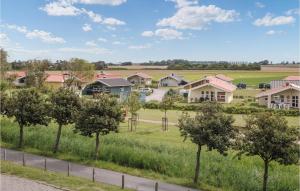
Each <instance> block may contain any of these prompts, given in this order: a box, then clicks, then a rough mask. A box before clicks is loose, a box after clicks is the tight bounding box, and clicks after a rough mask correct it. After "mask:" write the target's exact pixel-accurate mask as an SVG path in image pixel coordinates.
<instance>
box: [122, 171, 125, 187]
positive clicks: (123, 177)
mask: <svg viewBox="0 0 300 191" xmlns="http://www.w3.org/2000/svg"><path fill="white" fill-rule="evenodd" d="M124 187H125V176H124V174H123V175H122V189H124Z"/></svg>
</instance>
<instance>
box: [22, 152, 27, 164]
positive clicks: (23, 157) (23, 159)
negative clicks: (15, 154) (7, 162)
mask: <svg viewBox="0 0 300 191" xmlns="http://www.w3.org/2000/svg"><path fill="white" fill-rule="evenodd" d="M22 162H23V166H25V165H26V163H25V153H23V155H22Z"/></svg>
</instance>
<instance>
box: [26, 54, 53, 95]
mask: <svg viewBox="0 0 300 191" xmlns="http://www.w3.org/2000/svg"><path fill="white" fill-rule="evenodd" d="M47 64H48V61H47V60H29V61H28V62H27V65H26V81H25V82H26V86H27V87H36V88H39V89H40V88H42V87H43V86H44V82H45V80H46V79H47V75H46V70H47V68H48V65H47Z"/></svg>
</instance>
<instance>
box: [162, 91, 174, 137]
mask: <svg viewBox="0 0 300 191" xmlns="http://www.w3.org/2000/svg"><path fill="white" fill-rule="evenodd" d="M174 102H175V100H174V98H173V97H172V96H167V95H165V96H164V98H163V100H162V101H161V102H160V105H159V108H160V110H162V111H163V112H164V113H165V117H164V118H163V121H164V124H163V129H164V130H165V131H166V130H167V121H168V119H167V111H168V110H170V109H172V107H173V106H174Z"/></svg>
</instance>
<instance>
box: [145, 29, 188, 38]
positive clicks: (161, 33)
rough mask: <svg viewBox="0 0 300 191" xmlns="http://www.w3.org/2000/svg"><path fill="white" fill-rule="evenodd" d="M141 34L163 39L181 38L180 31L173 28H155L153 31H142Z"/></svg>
mask: <svg viewBox="0 0 300 191" xmlns="http://www.w3.org/2000/svg"><path fill="white" fill-rule="evenodd" d="M141 35H142V36H144V37H152V36H157V37H160V38H161V39H163V40H174V39H183V37H182V32H179V31H177V30H174V29H157V30H155V31H154V32H153V31H144V32H143V33H142V34H141Z"/></svg>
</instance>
